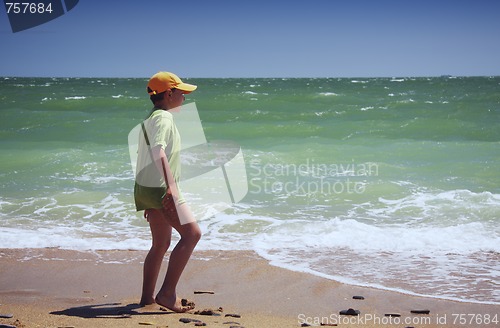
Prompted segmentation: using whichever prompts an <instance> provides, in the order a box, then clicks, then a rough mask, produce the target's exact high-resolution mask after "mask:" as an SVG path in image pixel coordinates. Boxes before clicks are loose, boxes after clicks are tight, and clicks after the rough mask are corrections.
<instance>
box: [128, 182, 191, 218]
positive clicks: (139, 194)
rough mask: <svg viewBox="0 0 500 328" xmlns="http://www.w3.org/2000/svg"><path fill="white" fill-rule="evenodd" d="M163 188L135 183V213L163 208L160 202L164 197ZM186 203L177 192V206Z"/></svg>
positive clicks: (164, 189) (180, 193) (164, 190)
mask: <svg viewBox="0 0 500 328" xmlns="http://www.w3.org/2000/svg"><path fill="white" fill-rule="evenodd" d="M165 192H166V188H165V187H145V186H141V185H140V184H138V183H137V182H136V183H135V185H134V200H135V208H136V210H137V211H143V210H147V209H150V208H156V209H159V208H163V204H162V200H163V197H165ZM185 202H186V201H185V200H184V197H183V196H182V192H181V191H180V190H179V198H178V200H177V205H180V204H183V203H185Z"/></svg>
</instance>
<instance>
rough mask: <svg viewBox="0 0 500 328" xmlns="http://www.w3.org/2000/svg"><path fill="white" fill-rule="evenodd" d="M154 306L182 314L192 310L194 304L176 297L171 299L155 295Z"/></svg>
mask: <svg viewBox="0 0 500 328" xmlns="http://www.w3.org/2000/svg"><path fill="white" fill-rule="evenodd" d="M155 301H156V304H158V305H161V306H163V307H166V308H167V309H169V310H171V311H174V312H177V313H184V312H186V311H189V310H192V309H194V303H193V302H191V301H188V300H186V299H182V300H181V299H180V298H178V297H177V296H175V295H174V296H173V297H171V298H169V297H164V296H160V295H157V296H156V298H155Z"/></svg>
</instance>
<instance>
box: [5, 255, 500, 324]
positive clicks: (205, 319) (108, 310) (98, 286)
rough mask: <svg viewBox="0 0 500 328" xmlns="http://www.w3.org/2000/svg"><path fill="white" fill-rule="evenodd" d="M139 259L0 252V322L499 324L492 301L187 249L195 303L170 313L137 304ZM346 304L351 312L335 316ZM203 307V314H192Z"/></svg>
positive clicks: (187, 286) (186, 283) (188, 289)
mask: <svg viewBox="0 0 500 328" xmlns="http://www.w3.org/2000/svg"><path fill="white" fill-rule="evenodd" d="M145 255H146V252H144V251H98V252H77V251H68V250H59V249H0V304H1V305H0V327H2V325H11V326H14V327H75V328H76V327H148V326H149V327H194V326H195V324H196V320H197V321H200V322H202V323H205V324H206V326H207V327H247V328H248V327H300V326H306V325H310V326H320V325H321V324H328V325H331V326H334V325H335V324H337V325H338V326H339V327H497V326H498V325H499V323H498V320H500V305H489V304H476V303H466V302H456V301H447V300H439V299H434V298H426V297H417V296H411V295H406V294H401V293H397V292H391V291H384V290H378V289H372V288H366V287H356V286H350V285H346V284H341V283H338V282H335V281H332V280H328V279H324V278H321V277H318V276H314V275H311V274H307V273H301V272H293V271H289V270H285V269H282V268H277V267H274V266H271V265H269V264H268V262H267V261H266V260H264V259H262V258H260V257H259V256H258V255H256V254H255V253H253V252H250V251H195V253H194V255H193V258H192V259H191V261H190V262H189V264H188V266H187V268H186V271H185V272H184V275H183V277H182V278H181V281H180V284H179V288H178V294H179V296H180V297H183V298H188V299H190V300H193V301H194V302H195V303H196V308H195V310H194V311H192V312H190V313H183V314H177V313H172V312H171V311H166V310H165V309H162V308H161V307H160V306H158V305H150V306H147V307H140V306H139V305H138V304H137V303H138V301H139V298H140V293H141V284H142V263H143V260H144V257H145ZM165 264H166V261H165ZM165 270H166V265H164V266H163V267H162V272H161V276H160V277H162V276H163V275H164V273H165ZM374 270H376V268H374ZM402 274H404V272H402ZM160 283H161V281H159V284H160ZM195 292H196V293H195ZM199 292H202V293H199ZM207 292H208V293H207ZM353 296H362V297H363V298H364V299H353ZM349 309H353V310H357V311H359V315H357V316H349V315H340V314H339V312H340V311H343V310H349ZM203 310H209V311H206V312H205V313H206V314H209V315H203V314H200V312H198V314H196V313H195V311H203ZM412 310H429V311H430V312H429V314H416V313H411V311H412ZM386 314H394V315H400V316H392V317H389V316H386ZM1 315H4V316H6V317H9V316H10V315H12V317H11V318H1ZM495 317H496V320H497V323H495V322H494V321H495ZM181 319H186V320H184V321H189V322H188V323H183V322H181V321H180V320H181ZM190 320H191V321H190ZM487 323H489V324H487ZM200 324H201V323H200Z"/></svg>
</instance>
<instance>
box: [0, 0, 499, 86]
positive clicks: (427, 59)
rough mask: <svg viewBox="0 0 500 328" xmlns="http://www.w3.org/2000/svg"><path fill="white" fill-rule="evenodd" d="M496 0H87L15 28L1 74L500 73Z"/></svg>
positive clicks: (7, 32)
mask: <svg viewBox="0 0 500 328" xmlns="http://www.w3.org/2000/svg"><path fill="white" fill-rule="evenodd" d="M499 15H500V1H498V0H470V1H465V0H432V1H429V0H418V1H417V0H415V1H406V0H330V1H328V0H309V1H305V0H302V1H295V0H289V1H273V0H267V1H263V0H251V1H248V0H190V1H170V0H135V1H123V0H80V1H79V3H78V4H77V5H76V7H74V8H73V9H72V10H71V11H68V12H67V13H66V14H64V15H63V16H61V17H59V18H56V19H54V20H52V21H50V22H47V23H45V24H43V25H40V26H37V27H34V28H32V29H28V30H25V31H21V32H17V33H13V32H12V30H11V28H10V25H9V21H8V17H7V14H6V10H5V9H4V8H0V45H1V49H2V50H1V51H0V56H1V57H0V58H1V64H0V76H17V77H26V76H29V77H31V76H33V77H149V76H151V75H152V74H154V73H156V72H157V71H160V70H166V71H171V72H175V73H176V74H178V75H179V76H181V77H193V78H207V77H215V78H227V77H235V78H240V77H406V76H440V75H454V76H492V75H500V60H499V58H500V19H499Z"/></svg>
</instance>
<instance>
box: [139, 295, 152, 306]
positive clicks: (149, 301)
mask: <svg viewBox="0 0 500 328" xmlns="http://www.w3.org/2000/svg"><path fill="white" fill-rule="evenodd" d="M139 304H140V305H141V306H146V305H151V304H155V299H154V298H152V297H151V298H148V299H144V298H141V302H140V303H139Z"/></svg>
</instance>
